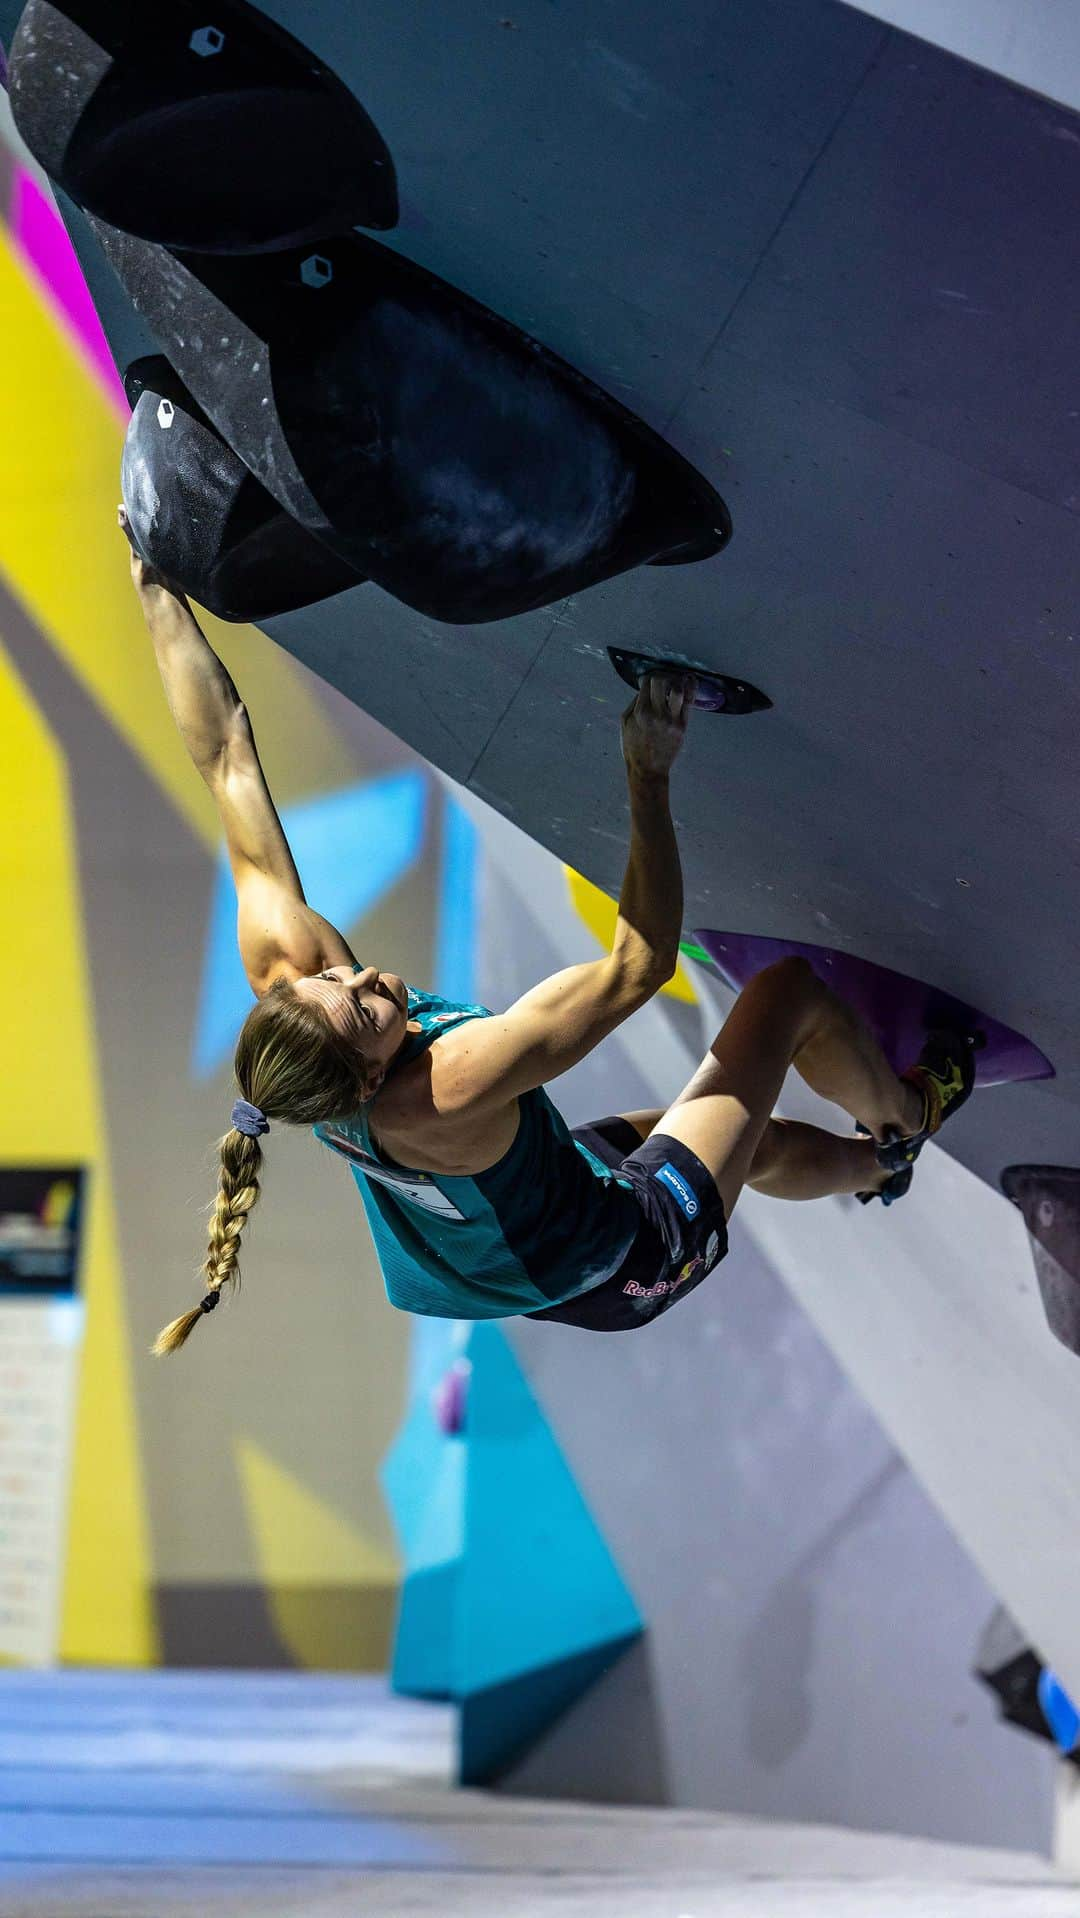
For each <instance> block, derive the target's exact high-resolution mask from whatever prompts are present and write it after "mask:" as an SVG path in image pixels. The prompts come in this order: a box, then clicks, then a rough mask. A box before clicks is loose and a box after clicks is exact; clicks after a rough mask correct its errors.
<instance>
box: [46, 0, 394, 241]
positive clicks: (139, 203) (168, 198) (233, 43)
mask: <svg viewBox="0 0 1080 1918" xmlns="http://www.w3.org/2000/svg"><path fill="white" fill-rule="evenodd" d="M8 85H9V90H10V94H11V106H12V111H13V113H14V116H15V121H16V124H17V126H18V128H19V131H20V133H21V134H22V136H23V139H24V140H25V141H26V144H27V146H28V147H29V148H30V150H31V152H32V153H33V154H34V155H35V156H36V158H37V159H38V160H39V161H40V162H41V165H42V166H43V167H44V168H45V170H46V172H47V173H48V174H49V176H50V178H52V179H53V180H55V181H56V182H57V183H58V185H60V186H61V187H63V189H64V191H65V193H68V194H69V195H70V196H71V198H72V199H73V200H75V201H76V202H77V203H78V205H79V206H81V207H84V208H85V209H86V210H87V212H89V213H95V214H97V215H98V217H99V218H100V219H103V220H108V221H109V223H110V225H112V226H117V227H120V228H122V229H123V230H124V231H125V232H128V233H137V234H138V235H140V237H141V238H142V239H145V240H155V241H159V242H161V243H162V244H163V245H165V246H171V247H178V248H181V249H183V248H194V249H195V250H196V251H198V252H203V253H218V252H222V253H257V252H262V251H264V250H265V249H268V248H274V247H280V246H292V245H304V244H307V243H310V242H312V241H315V240H319V239H322V238H323V237H324V236H325V235H327V234H330V233H340V232H341V231H342V230H343V229H344V228H348V227H351V226H370V227H375V228H377V229H379V230H380V231H381V230H384V229H386V228H389V227H392V226H394V225H396V223H397V218H398V200H397V183H396V179H395V175H394V163H393V160H392V158H391V156H390V152H389V149H388V147H387V146H386V143H385V141H384V140H383V138H382V135H381V134H380V133H379V131H378V128H377V127H376V126H375V125H374V124H373V123H372V121H371V120H370V119H369V117H368V115H367V114H366V113H365V111H364V109H363V107H362V106H361V105H360V103H359V101H358V100H356V99H355V98H354V97H353V95H352V94H351V93H350V92H349V90H348V88H347V87H346V86H344V85H343V83H342V82H341V81H340V80H339V79H338V77H337V75H336V74H335V73H333V72H332V71H331V69H330V68H329V67H327V66H325V65H324V64H323V62H322V61H321V60H318V59H316V57H315V55H314V54H313V53H311V52H309V50H308V49H307V48H306V47H305V46H302V45H301V43H300V41H299V40H294V38H293V36H292V34H290V33H286V32H285V30H284V29H283V28H282V27H279V26H276V25H275V24H274V22H273V21H271V20H268V19H267V18H266V15H265V14H263V13H260V12H259V11H258V10H257V9H256V8H255V7H251V6H248V5H247V4H246V0H198V4H194V3H193V0H63V4H60V3H59V0H28V4H27V6H26V7H25V8H24V9H23V12H22V15H21V18H20V20H19V24H18V27H17V28H16V31H15V36H14V39H13V40H12V43H11V54H10V71H9V76H8Z"/></svg>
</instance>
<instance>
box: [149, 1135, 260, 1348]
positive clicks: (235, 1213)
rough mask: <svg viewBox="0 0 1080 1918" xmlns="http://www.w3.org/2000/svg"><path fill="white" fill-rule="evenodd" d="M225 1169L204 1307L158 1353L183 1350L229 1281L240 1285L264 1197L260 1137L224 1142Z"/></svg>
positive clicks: (162, 1339) (167, 1336)
mask: <svg viewBox="0 0 1080 1918" xmlns="http://www.w3.org/2000/svg"><path fill="white" fill-rule="evenodd" d="M220 1150H221V1171H220V1176H219V1179H218V1190H217V1198H216V1200H215V1202H214V1208H213V1217H212V1218H211V1221H210V1248H209V1251H208V1252H207V1255H206V1263H205V1265H204V1266H203V1277H204V1279H205V1282H206V1288H207V1289H206V1294H205V1296H204V1298H203V1301H202V1303H201V1304H200V1305H197V1306H196V1307H195V1309H194V1310H193V1311H191V1312H185V1313H183V1314H182V1315H181V1317H180V1318H178V1319H173V1321H172V1323H171V1325H167V1326H165V1328H164V1330H163V1331H161V1332H159V1333H158V1336H157V1338H156V1339H155V1341H154V1346H153V1350H154V1354H155V1356H156V1357H158V1358H161V1357H162V1356H163V1355H164V1354H165V1353H166V1352H177V1351H179V1349H180V1347H181V1346H182V1345H183V1344H184V1342H185V1340H186V1339H188V1338H189V1337H190V1335H191V1333H192V1332H193V1330H194V1328H195V1326H196V1325H197V1324H198V1322H199V1320H200V1319H201V1318H202V1316H203V1314H204V1312H209V1311H212V1309H213V1307H214V1306H215V1305H216V1304H217V1302H218V1299H219V1298H220V1296H221V1288H222V1286H223V1285H225V1284H226V1282H228V1283H230V1284H235V1285H237V1286H238V1285H239V1283H240V1267H239V1264H238V1262H237V1261H238V1258H239V1252H240V1234H241V1233H242V1231H243V1229H244V1226H245V1225H246V1224H247V1219H248V1214H249V1212H251V1210H252V1208H253V1207H254V1205H255V1203H256V1201H257V1199H258V1197H259V1172H260V1170H261V1167H262V1149H261V1147H260V1145H259V1142H258V1140H257V1139H251V1138H248V1136H247V1134H246V1133H243V1132H236V1131H230V1132H227V1133H226V1134H225V1137H224V1138H223V1139H222V1141H221V1148H220Z"/></svg>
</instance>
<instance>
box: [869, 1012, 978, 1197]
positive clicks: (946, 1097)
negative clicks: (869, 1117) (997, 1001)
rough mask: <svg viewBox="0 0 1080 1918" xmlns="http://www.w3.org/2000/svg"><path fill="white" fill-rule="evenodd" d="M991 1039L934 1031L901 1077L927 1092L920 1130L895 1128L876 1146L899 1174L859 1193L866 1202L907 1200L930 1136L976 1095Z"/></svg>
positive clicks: (886, 1166) (883, 1162) (885, 1164)
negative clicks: (979, 1065) (980, 1063)
mask: <svg viewBox="0 0 1080 1918" xmlns="http://www.w3.org/2000/svg"><path fill="white" fill-rule="evenodd" d="M985 1044H986V1034H985V1033H984V1032H956V1031H953V1032H950V1031H947V1030H943V1029H941V1030H937V1031H934V1032H928V1033H927V1035H926V1042H925V1044H924V1046H923V1049H922V1051H921V1052H920V1054H919V1057H918V1062H917V1063H916V1064H915V1065H913V1066H909V1067H908V1069H907V1071H906V1072H902V1073H901V1074H900V1077H901V1078H902V1079H906V1080H907V1081H908V1084H909V1085H913V1086H915V1087H916V1089H917V1090H918V1091H919V1092H921V1093H922V1095H923V1123H922V1126H921V1127H920V1129H919V1131H918V1132H913V1133H911V1134H909V1136H908V1137H907V1138H905V1137H904V1136H903V1135H902V1134H901V1133H900V1132H898V1131H897V1130H896V1129H895V1128H893V1129H892V1130H891V1131H889V1132H888V1133H887V1135H886V1137H885V1138H884V1139H882V1140H880V1141H879V1142H878V1143H877V1144H876V1145H875V1147H874V1157H875V1159H876V1160H877V1162H878V1164H879V1166H880V1167H881V1168H882V1170H883V1171H884V1172H891V1173H892V1174H893V1175H894V1176H893V1177H892V1178H891V1179H890V1180H889V1181H888V1183H887V1184H886V1185H885V1186H883V1187H882V1190H881V1191H880V1193H878V1192H859V1193H856V1195H855V1196H856V1197H857V1198H858V1199H859V1200H860V1201H861V1202H862V1204H863V1205H869V1203H870V1200H871V1199H877V1198H880V1199H881V1200H882V1201H883V1203H884V1204H885V1205H892V1203H893V1201H894V1200H895V1199H902V1198H903V1196H904V1194H905V1192H906V1191H907V1190H908V1188H909V1186H910V1185H911V1173H912V1168H913V1166H914V1164H915V1161H916V1159H917V1158H918V1156H919V1154H920V1152H921V1151H922V1149H923V1146H924V1145H925V1144H926V1141H927V1139H932V1138H933V1136H934V1134H935V1133H936V1132H940V1130H941V1128H942V1126H943V1125H944V1123H945V1120H946V1119H951V1117H952V1115H953V1113H954V1112H957V1111H959V1109H960V1107H961V1106H962V1105H963V1103H964V1101H965V1099H969V1098H970V1097H971V1092H972V1088H973V1086H974V1084H975V1054H976V1053H977V1052H980V1051H981V1050H982V1048H983V1046H984V1045H985ZM855 1130H856V1132H858V1133H859V1134H861V1136H862V1137H863V1138H867V1139H868V1138H870V1137H871V1134H870V1131H869V1129H868V1127H866V1126H864V1125H856V1128H855Z"/></svg>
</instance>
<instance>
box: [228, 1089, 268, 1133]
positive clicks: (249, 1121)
mask: <svg viewBox="0 0 1080 1918" xmlns="http://www.w3.org/2000/svg"><path fill="white" fill-rule="evenodd" d="M232 1122H233V1125H234V1126H235V1128H236V1130H237V1132H244V1133H246V1134H247V1137H248V1138H249V1139H257V1138H258V1137H259V1134H260V1133H261V1132H269V1130H270V1121H269V1119H268V1118H267V1117H266V1115H265V1113H263V1112H260V1111H259V1108H258V1106H253V1105H249V1104H248V1102H247V1100H246V1099H238V1100H237V1101H236V1104H235V1105H234V1107H233V1109H232Z"/></svg>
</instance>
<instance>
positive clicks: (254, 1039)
mask: <svg viewBox="0 0 1080 1918" xmlns="http://www.w3.org/2000/svg"><path fill="white" fill-rule="evenodd" d="M233 1069H234V1071H235V1074H236V1082H237V1085H238V1086H239V1087H240V1091H241V1094H242V1095H243V1098H244V1099H245V1100H247V1101H248V1102H249V1103H250V1104H251V1105H253V1106H256V1107H258V1109H259V1110H260V1111H261V1112H262V1113H263V1114H264V1115H265V1117H266V1118H267V1119H279V1120H281V1121H283V1122H284V1123H285V1124H286V1125H297V1126H312V1125H318V1124H319V1122H320V1121H324V1120H331V1119H345V1118H351V1117H352V1116H353V1115H354V1114H355V1113H356V1112H357V1111H358V1109H359V1107H360V1106H362V1105H363V1104H364V1102H365V1100H367V1099H368V1098H369V1097H370V1096H371V1090H372V1088H371V1087H370V1085H369V1082H368V1067H367V1062H366V1060H365V1059H364V1058H363V1056H362V1055H361V1053H359V1052H358V1051H357V1050H356V1048H355V1047H353V1046H351V1045H348V1044H347V1043H346V1042H345V1041H344V1040H343V1039H342V1038H341V1036H340V1035H339V1034H338V1033H337V1032H335V1030H334V1027H333V1025H332V1024H331V1022H330V1019H329V1017H328V1015H327V1013H326V1012H325V1011H324V1009H323V1007H322V1006H321V1005H320V1004H319V1003H318V1001H317V1000H313V999H302V998H301V997H300V996H299V994H298V993H297V992H296V991H295V990H294V988H293V986H292V985H291V984H290V982H289V981H288V980H287V979H278V980H277V981H276V982H275V984H274V985H272V986H271V988H270V990H269V992H268V993H267V994H266V995H265V997H264V998H262V999H260V1000H259V1003H258V1004H257V1005H256V1006H254V1007H253V1008H252V1010H251V1012H249V1014H248V1016H247V1018H246V1020H245V1021H244V1025H243V1028H242V1030H241V1033H240V1037H239V1039H238V1041H237V1046H236V1057H235V1059H234V1061H233ZM218 1150H219V1153H220V1157H221V1164H220V1169H219V1174H218V1189H217V1197H216V1199H215V1201H214V1204H213V1207H212V1214H213V1216H212V1218H211V1220H210V1245H209V1250H208V1252H207V1256H206V1262H205V1264H204V1265H203V1267H202V1278H203V1281H204V1285H205V1293H204V1297H203V1299H202V1302H201V1303H200V1304H199V1305H197V1306H195V1308H194V1310H193V1311H191V1312H184V1313H182V1314H181V1316H180V1318H178V1319H173V1320H172V1322H171V1324H169V1325H166V1326H165V1327H164V1328H163V1330H162V1331H161V1332H159V1333H158V1336H157V1338H156V1339H155V1341H154V1344H153V1348H152V1349H153V1352H154V1354H155V1356H156V1357H158V1358H161V1357H162V1356H164V1354H165V1353H167V1352H177V1351H179V1349H180V1347H181V1346H182V1345H183V1344H184V1343H185V1341H186V1340H187V1339H188V1338H190V1336H191V1333H192V1332H193V1330H194V1328H195V1326H196V1325H197V1324H198V1322H199V1320H200V1319H201V1318H202V1317H203V1316H204V1315H205V1314H206V1313H207V1312H210V1311H212V1310H213V1309H214V1306H216V1305H217V1303H218V1300H219V1299H220V1297H221V1291H222V1287H223V1286H225V1285H232V1286H235V1287H237V1288H239V1284H240V1266H239V1262H238V1261H239V1254H240V1236H241V1233H242V1232H243V1230H244V1226H245V1225H246V1224H247V1220H248V1216H249V1214H250V1213H251V1211H252V1209H253V1208H254V1206H255V1204H256V1202H257V1200H258V1197H259V1191H260V1184H259V1175H260V1172H261V1171H262V1162H263V1152H262V1147H261V1145H260V1144H259V1141H258V1139H257V1138H252V1137H250V1136H249V1135H248V1134H247V1133H246V1132H240V1131H238V1130H237V1129H236V1128H235V1127H233V1128H232V1129H230V1131H228V1132H226V1133H225V1135H224V1137H223V1138H222V1139H221V1140H220V1141H219V1143H218Z"/></svg>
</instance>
